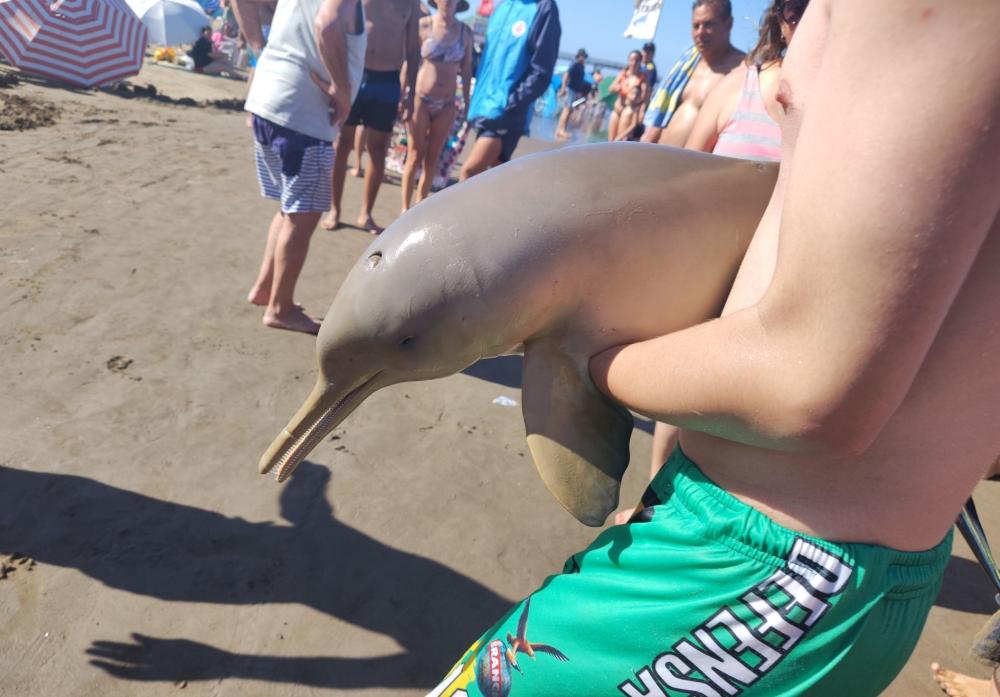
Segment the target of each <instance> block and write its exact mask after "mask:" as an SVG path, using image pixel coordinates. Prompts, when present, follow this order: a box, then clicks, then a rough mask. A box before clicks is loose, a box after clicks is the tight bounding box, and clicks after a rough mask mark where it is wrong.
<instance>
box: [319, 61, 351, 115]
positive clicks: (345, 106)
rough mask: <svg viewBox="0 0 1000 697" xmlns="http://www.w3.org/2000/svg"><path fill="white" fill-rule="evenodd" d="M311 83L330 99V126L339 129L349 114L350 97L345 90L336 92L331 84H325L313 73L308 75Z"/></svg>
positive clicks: (335, 88) (324, 81)
mask: <svg viewBox="0 0 1000 697" xmlns="http://www.w3.org/2000/svg"><path fill="white" fill-rule="evenodd" d="M309 74H310V76H311V77H312V81H313V82H315V83H316V86H317V87H319V88H320V89H321V90H323V92H325V93H326V95H327V97H329V98H330V125H332V126H336V127H337V128H340V127H341V126H343V125H344V121H346V120H347V115H348V114H349V113H351V95H350V93H349V92H347V91H346V90H338V89H337V86H336V85H334V84H333V83H332V82H327V81H326V80H324V79H323V78H321V77H320V76H319V75H318V74H317V73H316V72H315V71H312V72H310V73H309Z"/></svg>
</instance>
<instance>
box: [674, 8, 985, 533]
mask: <svg viewBox="0 0 1000 697" xmlns="http://www.w3.org/2000/svg"><path fill="white" fill-rule="evenodd" d="M814 4H816V3H814ZM811 9H813V10H814V11H815V10H818V9H819V8H811ZM815 14H816V15H817V16H813V17H809V18H807V21H806V22H804V23H803V25H802V27H801V29H800V30H799V32H800V33H799V34H796V42H797V43H799V44H801V45H800V46H797V47H793V51H794V50H795V49H796V48H799V49H801V50H799V51H798V52H797V55H796V56H795V59H796V60H795V61H794V64H793V61H792V60H788V61H786V62H785V67H784V72H783V75H782V80H783V82H785V83H786V84H787V88H788V89H787V93H788V94H790V95H794V100H795V101H798V102H799V108H797V109H791V110H789V114H788V116H787V117H783V120H782V124H781V125H782V133H783V137H784V139H785V160H786V164H789V163H790V161H791V158H792V157H794V150H795V140H796V135H797V130H798V123H799V122H800V121H801V114H802V112H803V111H808V99H809V86H810V83H811V78H812V77H813V76H814V75H815V73H816V70H817V68H818V66H819V63H820V59H821V57H822V55H823V50H824V44H825V39H826V32H827V29H828V27H827V25H826V19H825V17H824V16H823V15H822V13H819V12H815ZM783 91H785V90H784V88H783ZM784 166H785V165H783V167H784ZM784 186H785V183H784V175H783V176H782V178H781V179H780V180H779V183H778V189H777V190H776V192H775V196H774V198H773V199H772V205H771V207H770V208H769V210H768V211H767V212H766V213H765V215H764V219H763V220H762V221H761V224H760V227H759V228H758V230H757V233H756V236H755V238H754V242H753V244H752V246H751V249H750V251H749V252H748V255H747V260H746V261H745V262H744V266H743V268H742V269H741V271H740V274H739V277H738V279H737V282H736V284H735V286H734V289H733V293H732V295H731V296H730V300H729V302H728V303H727V309H726V311H727V312H731V311H735V310H737V309H739V308H741V307H746V306H749V305H752V304H754V303H756V302H757V300H758V299H759V298H760V296H761V295H762V294H763V292H764V291H765V290H766V288H767V285H768V283H769V281H770V278H771V274H772V271H773V268H774V263H775V255H776V253H777V236H778V222H779V219H780V210H778V209H779V208H780V202H781V200H782V192H783V190H784ZM898 195H899V196H900V197H905V195H906V193H905V192H904V191H900V192H899V194H898ZM826 203H827V202H825V201H816V205H818V206H821V205H825V204H826ZM998 269H1000V219H998V220H995V221H994V223H993V225H992V227H991V229H990V231H989V233H988V236H987V238H986V241H985V243H984V244H983V246H982V248H981V250H980V252H979V255H978V257H977V258H976V261H975V263H974V265H973V267H972V269H971V271H970V272H969V274H968V276H967V278H966V280H965V282H964V284H963V286H962V288H961V290H960V292H959V294H958V296H957V297H956V298H955V300H954V303H953V304H952V306H951V308H950V310H949V312H948V315H947V317H946V319H945V321H944V323H943V325H942V327H941V329H940V331H939V333H938V335H937V338H936V340H935V341H934V343H933V344H932V346H931V348H930V350H929V351H928V353H927V356H926V358H925V360H924V362H923V364H922V366H921V368H920V370H919V372H918V373H917V375H916V378H915V380H914V382H913V384H912V386H911V388H910V390H909V392H908V393H907V395H906V397H905V398H904V401H903V402H902V404H901V406H900V407H899V409H898V410H897V411H896V413H895V414H894V415H893V416H892V418H891V419H890V421H889V423H888V424H887V425H886V427H885V428H884V430H883V431H882V432H881V434H880V435H879V437H878V438H877V440H876V441H875V443H874V444H873V445H872V447H871V448H869V449H868V450H867V451H866V452H865V453H863V454H862V455H860V456H857V457H839V458H835V457H830V456H825V457H824V456H814V455H804V454H798V453H779V452H775V451H771V450H764V449H759V448H754V447H751V446H747V445H741V444H738V443H734V442H731V441H726V440H722V439H718V438H714V437H711V436H708V435H705V434H703V433H699V432H695V431H690V430H685V431H683V432H682V434H681V444H682V447H683V448H684V450H685V452H686V453H687V454H688V455H689V456H690V457H691V458H692V459H693V460H694V461H695V462H697V463H698V465H699V466H700V467H701V468H702V469H703V470H704V471H705V473H706V475H707V476H709V477H710V478H711V479H713V480H714V481H716V482H717V483H718V484H719V485H720V486H722V487H724V488H725V489H727V490H728V491H730V492H731V493H733V494H734V495H735V496H737V497H738V498H740V499H742V500H744V501H746V502H747V503H749V504H750V505H753V506H754V507H756V508H758V509H760V510H762V511H764V512H765V513H767V514H768V515H770V516H771V517H773V518H774V519H775V520H777V521H778V522H780V523H782V524H784V525H786V526H789V527H791V528H793V529H796V530H800V531H803V532H807V533H812V534H816V535H818V536H820V537H824V538H827V539H831V540H839V541H855V542H869V543H877V544H882V545H886V546H890V547H896V548H899V549H904V550H920V549H926V548H929V547H931V546H933V545H935V544H936V543H937V542H939V541H940V540H941V538H942V537H943V536H944V535H945V534H946V532H947V531H948V529H949V528H950V527H951V525H952V523H953V521H954V519H955V516H956V515H957V512H958V510H959V509H960V507H961V505H962V503H963V502H964V500H965V499H966V498H967V496H968V495H969V492H970V491H971V490H972V489H973V487H974V486H975V485H976V482H977V481H978V480H979V479H980V478H981V477H982V476H983V475H984V473H985V472H986V471H987V469H988V468H989V467H990V465H991V463H993V462H994V460H995V459H996V456H997V453H998V452H1000V367H998V365H997V356H998V355H1000V303H998V302H997V298H1000V273H998V271H997V270H998Z"/></svg>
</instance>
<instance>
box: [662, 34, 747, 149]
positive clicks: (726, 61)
mask: <svg viewBox="0 0 1000 697" xmlns="http://www.w3.org/2000/svg"><path fill="white" fill-rule="evenodd" d="M743 55H744V54H743V53H741V52H740V51H737V50H736V49H732V50H731V51H730V52H729V53H727V54H726V55H725V56H724V57H722V58H720V59H718V60H714V61H712V62H711V63H710V62H709V61H708V60H707V59H705V58H702V60H700V61H698V66H697V67H696V68H695V69H694V72H693V73H692V74H691V79H690V80H689V81H688V83H687V85H686V86H685V87H684V91H683V92H682V93H681V100H680V103H679V104H678V105H677V111H675V112H674V115H673V116H672V117H671V118H670V123H668V124H667V127H666V128H664V129H663V133H661V134H660V140H659V142H660V144H661V145H672V146H674V147H677V148H682V147H684V143H686V142H687V139H688V136H689V135H691V129H693V128H694V122H695V121H696V120H697V119H698V112H699V111H701V107H702V105H703V104H704V103H705V100H706V99H707V98H708V94H709V93H710V92H711V91H712V89H713V88H714V87H715V86H716V85H717V84H719V81H720V80H721V79H722V78H724V77H725V76H726V74H728V73H729V71H731V70H733V69H734V68H736V67H737V66H739V64H740V61H742V60H743Z"/></svg>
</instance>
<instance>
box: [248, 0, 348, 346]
mask: <svg viewBox="0 0 1000 697" xmlns="http://www.w3.org/2000/svg"><path fill="white" fill-rule="evenodd" d="M248 1H252V0H234V4H235V5H236V6H237V12H239V10H240V7H239V6H240V5H241V4H243V3H246V2H248ZM366 43H367V35H366V34H365V23H364V10H363V8H362V6H361V2H360V0H281V2H280V3H279V4H278V8H277V10H276V11H275V13H274V20H273V22H272V25H271V32H270V36H269V37H268V43H267V46H266V47H265V49H264V51H263V53H261V55H260V58H259V59H258V61H257V67H256V70H255V72H254V78H253V84H252V85H251V87H250V93H249V95H248V96H247V102H246V107H245V108H246V110H247V111H249V112H250V113H251V115H252V123H253V132H254V141H255V142H254V153H255V158H256V165H257V179H258V181H259V183H260V190H261V195H262V196H264V197H265V198H270V199H274V200H276V201H280V203H281V208H280V210H279V211H278V212H277V213H276V214H275V216H274V218H272V220H271V225H270V228H269V230H268V235H267V245H266V246H265V248H264V258H263V260H262V262H261V267H260V273H259V274H258V276H257V280H256V282H255V283H254V285H253V288H252V289H251V290H250V294H249V296H248V299H249V301H250V302H251V303H253V304H255V305H261V306H264V307H266V309H265V310H264V318H263V322H264V325H265V326H268V327H275V328H278V329H291V330H294V331H300V332H306V333H309V334H316V333H317V332H318V331H319V322H317V321H316V320H315V319H313V318H312V317H310V316H309V315H307V314H306V313H305V311H304V310H303V309H302V308H301V307H300V306H298V305H296V304H295V301H294V298H293V296H294V293H295V283H296V281H297V280H298V277H299V273H300V272H301V271H302V266H303V264H304V263H305V259H306V252H307V251H308V249H309V239H310V237H311V236H312V233H313V230H315V229H316V224H317V223H318V222H319V218H320V216H321V215H322V213H323V212H324V211H326V210H327V209H328V208H329V205H330V179H331V174H332V171H333V141H334V140H335V139H336V137H337V134H338V132H339V131H340V126H341V124H343V122H344V119H346V118H347V114H348V112H349V111H350V106H351V102H352V101H353V99H354V96H355V95H356V94H357V91H358V86H359V85H360V84H361V72H362V70H363V68H364V58H365V48H366Z"/></svg>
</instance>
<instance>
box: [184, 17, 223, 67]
mask: <svg viewBox="0 0 1000 697" xmlns="http://www.w3.org/2000/svg"><path fill="white" fill-rule="evenodd" d="M187 55H188V56H189V57H190V58H191V60H192V61H193V63H194V65H193V67H192V68H191V69H192V70H193V71H194V72H196V73H204V74H205V75H221V74H222V73H223V72H224V71H226V70H232V66H231V65H230V64H229V63H228V62H227V61H226V57H225V56H224V55H223V54H221V53H217V52H216V51H215V46H214V44H213V43H212V27H207V26H206V27H202V28H201V34H200V35H199V36H198V38H197V39H196V40H195V42H194V45H192V46H191V48H190V49H188V52H187Z"/></svg>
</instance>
